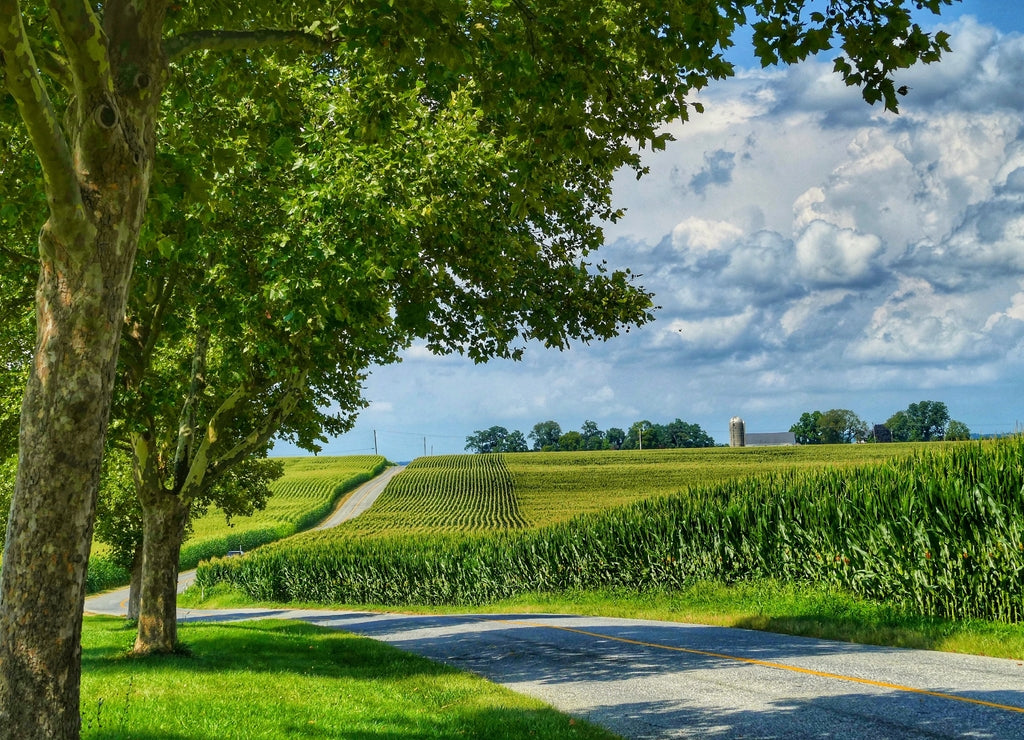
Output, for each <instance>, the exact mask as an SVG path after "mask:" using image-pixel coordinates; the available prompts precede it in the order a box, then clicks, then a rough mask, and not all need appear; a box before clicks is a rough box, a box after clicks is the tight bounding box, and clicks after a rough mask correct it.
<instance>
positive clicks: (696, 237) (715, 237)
mask: <svg viewBox="0 0 1024 740" xmlns="http://www.w3.org/2000/svg"><path fill="white" fill-rule="evenodd" d="M742 235H743V231H742V230H741V229H739V228H738V227H736V226H733V225H732V224H730V223H727V222H725V221H711V220H709V219H704V218H696V217H690V218H688V219H686V220H685V221H680V222H679V223H678V224H677V225H676V227H675V228H674V229H673V230H672V246H674V247H675V248H676V250H678V251H679V252H681V253H683V254H684V260H685V259H686V257H685V254H686V253H687V252H691V253H693V254H694V255H700V254H706V253H708V252H715V251H720V250H722V249H724V248H725V247H726V246H728V245H729V244H730V243H732V242H733V241H735V240H736V239H738V238H739V237H740V236H742Z"/></svg>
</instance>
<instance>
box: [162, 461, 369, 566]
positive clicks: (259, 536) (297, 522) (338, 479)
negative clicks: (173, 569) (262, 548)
mask: <svg viewBox="0 0 1024 740" xmlns="http://www.w3.org/2000/svg"><path fill="white" fill-rule="evenodd" d="M386 465H387V461H386V460H385V459H384V458H383V457H381V456H379V455H350V456H346V457H296V458H288V459H286V460H284V475H283V476H282V477H281V478H279V479H278V480H276V481H274V482H273V483H272V484H271V485H270V487H271V490H272V491H273V495H272V496H271V497H270V499H269V500H268V501H267V508H266V509H264V510H263V511H257V512H256V513H254V514H253V515H252V516H247V517H234V518H233V519H232V520H231V523H230V524H228V523H227V522H226V521H225V518H224V515H223V514H222V513H221V512H219V511H209V512H207V513H206V514H205V515H203V516H201V517H199V518H198V519H196V521H195V522H194V523H193V527H192V536H191V537H189V539H188V541H186V543H185V546H184V547H182V552H181V564H182V567H183V568H191V567H194V566H195V564H196V563H198V562H199V560H201V559H204V558H208V557H212V556H214V555H224V554H225V553H226V552H228V551H229V550H246V551H247V550H250V549H252V548H253V547H256V546H257V545H261V544H264V543H266V542H272V541H273V540H278V539H281V538H282V537H287V536H289V535H291V534H294V533H295V532H298V531H300V530H302V529H306V528H307V527H311V526H312V525H314V524H316V523H317V522H318V521H320V520H321V519H323V518H324V517H325V516H327V515H328V514H329V513H330V512H331V510H332V509H333V508H334V506H335V504H337V502H338V500H339V499H340V498H341V496H343V495H344V494H346V493H348V492H349V491H351V490H352V489H354V488H355V487H356V486H358V485H360V484H362V483H363V482H365V481H367V480H370V478H372V477H374V476H375V475H377V474H378V473H380V472H381V471H382V470H383V469H384V467H385V466H386Z"/></svg>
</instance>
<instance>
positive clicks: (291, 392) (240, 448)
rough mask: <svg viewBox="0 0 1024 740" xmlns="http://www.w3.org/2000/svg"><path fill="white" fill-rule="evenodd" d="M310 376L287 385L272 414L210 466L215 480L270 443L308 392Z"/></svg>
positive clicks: (302, 376)
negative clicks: (308, 378) (307, 379)
mask: <svg viewBox="0 0 1024 740" xmlns="http://www.w3.org/2000/svg"><path fill="white" fill-rule="evenodd" d="M308 375H309V372H308V371H305V370H304V371H302V372H300V373H299V374H298V375H296V376H295V377H294V378H292V379H291V380H290V381H289V382H288V383H287V384H286V389H285V391H284V393H283V394H282V396H281V398H280V400H278V402H277V404H276V405H275V406H274V407H273V408H272V409H271V410H270V412H269V413H268V414H267V415H266V416H265V417H263V419H262V420H261V421H260V423H259V424H258V425H255V428H254V429H253V430H252V431H251V432H250V433H249V434H248V435H246V437H245V439H243V440H242V441H241V442H239V443H238V444H236V445H235V446H234V447H232V448H231V449H230V450H228V451H227V452H225V453H224V454H223V455H220V456H219V457H218V459H217V460H216V461H215V462H214V463H213V465H211V466H210V468H211V471H210V472H211V474H212V475H213V476H214V478H216V477H219V476H220V475H221V474H222V473H223V472H224V471H226V470H227V469H228V468H230V467H231V466H232V465H234V464H236V463H237V462H239V461H240V460H242V459H243V458H245V457H247V456H248V455H251V454H252V453H253V452H255V451H256V450H258V449H260V448H261V447H262V446H263V445H265V444H266V443H267V442H269V441H270V438H271V437H273V436H274V434H275V433H276V432H277V430H278V429H279V428H280V427H281V424H282V423H283V422H284V421H285V420H286V419H287V418H288V417H289V416H290V415H291V413H292V411H294V410H295V407H296V406H297V405H298V403H299V400H300V399H301V398H302V394H303V392H304V391H305V390H306V378H307V377H308Z"/></svg>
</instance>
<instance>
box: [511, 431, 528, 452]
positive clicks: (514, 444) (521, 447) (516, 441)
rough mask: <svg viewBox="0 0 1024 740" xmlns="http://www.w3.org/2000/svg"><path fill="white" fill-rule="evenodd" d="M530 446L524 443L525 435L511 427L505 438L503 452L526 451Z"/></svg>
mask: <svg viewBox="0 0 1024 740" xmlns="http://www.w3.org/2000/svg"><path fill="white" fill-rule="evenodd" d="M529 449H530V446H529V445H528V444H527V443H526V437H524V436H523V433H522V432H520V431H519V430H518V429H513V430H512V431H511V432H509V433H508V437H507V438H506V439H505V452H526V451H528V450H529Z"/></svg>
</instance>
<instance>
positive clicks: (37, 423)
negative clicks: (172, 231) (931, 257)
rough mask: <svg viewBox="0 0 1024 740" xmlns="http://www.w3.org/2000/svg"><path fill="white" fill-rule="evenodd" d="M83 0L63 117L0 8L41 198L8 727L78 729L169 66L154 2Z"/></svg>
mask: <svg viewBox="0 0 1024 740" xmlns="http://www.w3.org/2000/svg"><path fill="white" fill-rule="evenodd" d="M92 6H93V4H92V3H87V4H79V5H75V4H73V3H65V4H60V5H59V6H54V7H53V8H51V10H53V12H52V13H51V20H53V22H54V23H55V24H57V25H58V26H60V28H61V29H62V33H61V39H62V41H63V42H64V45H65V51H66V52H67V53H68V59H69V62H70V63H69V65H68V69H67V71H68V74H69V75H70V76H71V82H72V83H73V89H74V95H72V96H71V99H72V102H71V103H70V105H69V109H68V110H67V111H66V114H65V115H64V116H62V117H61V118H60V119H58V116H57V115H55V113H54V111H53V109H52V107H50V101H49V99H48V98H47V96H46V92H45V88H44V86H43V85H44V82H43V81H42V80H41V78H40V77H38V75H37V72H36V69H35V67H34V63H33V61H32V60H31V58H30V52H29V51H28V49H29V45H28V44H27V43H26V42H24V41H19V40H18V38H19V34H22V33H24V29H23V27H22V26H21V25H20V24H19V23H17V22H16V21H17V20H18V19H17V17H8V16H5V17H4V19H3V23H4V24H7V23H8V21H11V23H10V25H5V29H4V30H5V34H6V38H7V39H8V41H10V39H15V42H14V44H13V49H10V48H9V49H8V50H7V51H9V52H11V53H9V54H5V55H3V58H4V60H5V63H7V64H8V67H9V69H8V75H7V78H6V82H7V87H8V90H9V91H10V92H12V94H13V95H14V97H15V100H16V102H17V104H18V107H19V111H20V112H21V114H22V118H23V120H24V122H25V124H26V128H27V130H28V132H29V134H30V136H31V138H32V141H33V145H34V146H35V149H36V153H37V154H38V156H39V162H40V165H41V167H42V171H43V177H44V181H45V184H46V194H47V202H48V205H49V211H50V216H49V220H48V221H47V222H46V224H45V225H44V226H43V229H42V231H41V232H40V236H39V254H40V266H41V270H40V277H39V283H38V287H37V292H36V321H37V324H36V346H35V355H34V358H33V362H32V366H31V370H30V375H29V381H28V386H27V389H26V391H25V398H24V402H23V404H22V413H21V432H20V436H19V458H18V474H17V480H16V483H15V490H14V497H13V499H12V502H11V514H10V519H9V522H8V527H7V543H6V546H5V551H4V557H3V572H2V575H0V738H3V739H5V740H6V739H7V738H17V739H18V740H34V739H35V738H62V739H63V738H71V739H74V738H77V737H78V736H79V733H80V725H81V721H80V717H79V695H80V689H79V686H80V677H81V647H80V639H81V628H82V609H83V602H84V596H85V575H86V566H87V564H88V560H89V548H90V545H91V542H92V531H93V518H94V515H95V511H96V496H97V491H98V485H99V476H100V469H101V464H102V459H103V446H104V438H105V435H106V427H107V419H108V416H109V411H110V405H111V396H112V393H113V387H114V373H115V369H116V365H117V354H118V345H119V339H120V334H121V330H122V325H123V323H124V314H125V303H126V299H127V293H128V287H129V282H130V280H131V273H132V266H133V264H134V261H135V253H136V249H137V246H138V240H139V233H140V231H141V228H142V220H143V217H144V214H145V205H146V198H147V196H148V193H149V182H150V174H151V171H152V162H153V158H154V150H155V120H156V114H157V110H158V108H159V99H160V92H161V90H162V86H163V80H164V77H165V74H166V67H165V60H164V58H163V55H162V52H161V48H160V32H161V28H162V25H163V4H162V3H150V4H148V5H147V4H143V5H142V6H141V9H140V7H139V6H138V4H135V3H128V2H124V1H123V0H112V2H109V3H103V7H104V14H103V22H104V24H105V27H104V29H100V28H99V27H98V25H97V23H98V21H97V16H96V15H95V14H94V12H93V9H92ZM104 31H105V33H104ZM108 44H109V45H108ZM108 51H109V55H108V53H107V52H108ZM12 65H13V66H12ZM26 80H27V82H26ZM59 120H62V121H63V123H59V122H58V121H59Z"/></svg>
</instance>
